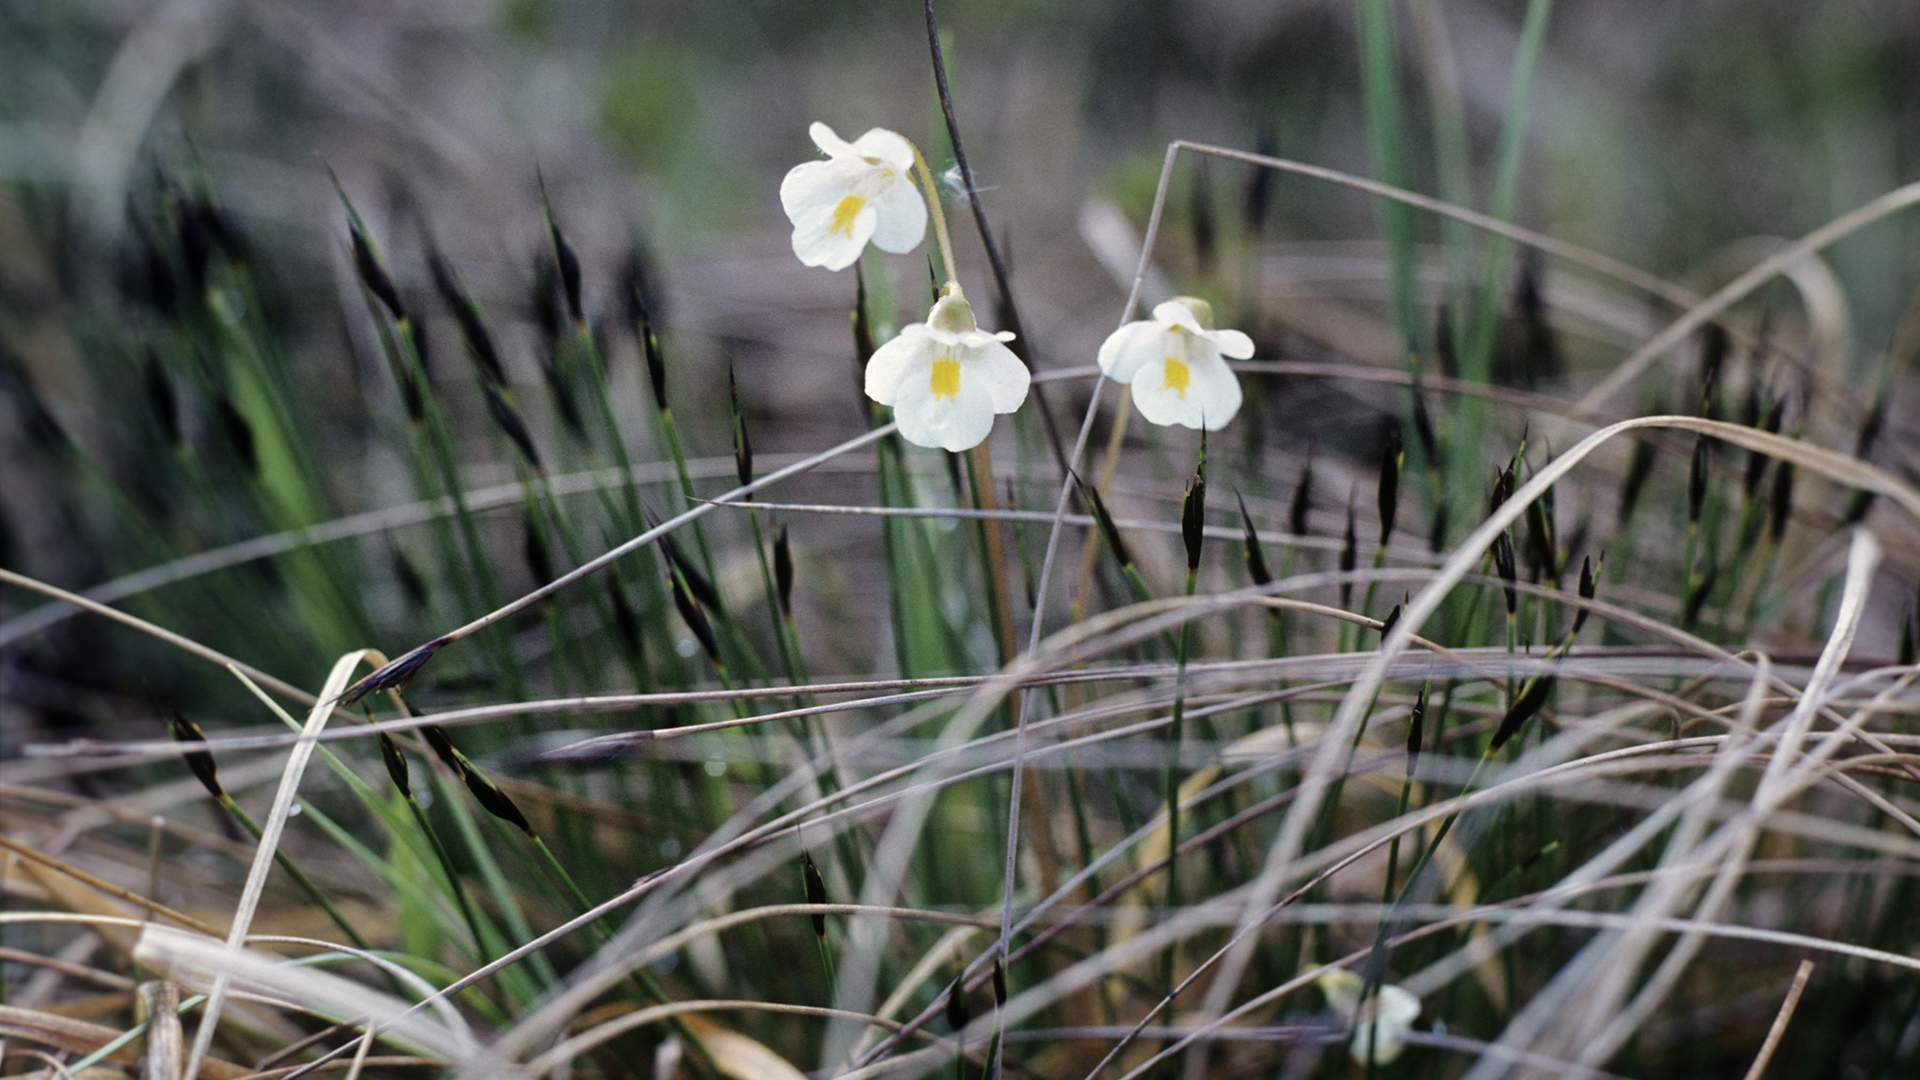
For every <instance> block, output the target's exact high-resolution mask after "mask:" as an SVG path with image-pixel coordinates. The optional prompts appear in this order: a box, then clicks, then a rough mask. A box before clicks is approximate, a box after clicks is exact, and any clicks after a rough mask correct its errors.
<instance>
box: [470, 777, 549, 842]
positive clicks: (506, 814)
mask: <svg viewBox="0 0 1920 1080" xmlns="http://www.w3.org/2000/svg"><path fill="white" fill-rule="evenodd" d="M461 778H462V779H464V780H465V781H466V782H467V790H468V791H470V792H472V793H473V800H474V801H475V802H477V803H479V804H480V808H481V809H483V810H485V811H486V812H487V813H489V814H492V815H493V816H494V817H497V818H499V819H500V820H501V821H504V822H506V823H507V824H509V825H511V826H513V827H514V828H516V829H519V830H520V831H521V832H523V833H526V834H527V835H528V836H532V835H533V834H534V833H533V826H532V825H529V824H527V818H526V815H524V814H522V813H521V812H520V808H519V807H518V806H515V805H514V803H513V800H512V799H509V798H507V793H506V792H504V791H501V790H500V789H499V787H497V786H495V784H494V782H493V781H491V780H489V779H487V778H486V776H484V775H483V774H482V773H481V772H480V770H479V769H477V768H475V767H474V765H473V763H472V762H466V769H465V771H464V772H462V773H461Z"/></svg>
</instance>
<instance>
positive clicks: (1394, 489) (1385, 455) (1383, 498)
mask: <svg viewBox="0 0 1920 1080" xmlns="http://www.w3.org/2000/svg"><path fill="white" fill-rule="evenodd" d="M1406 463H1407V447H1406V444H1405V443H1404V442H1403V441H1402V437H1401V435H1400V425H1399V424H1396V423H1389V424H1388V425H1387V427H1386V431H1385V433H1384V444H1383V447H1382V450H1381V455H1380V485H1379V489H1378V491H1377V492H1376V496H1377V501H1378V504H1379V511H1380V546H1381V547H1386V546H1387V541H1388V539H1390V538H1391V537H1392V536H1393V519H1394V516H1395V515H1396V514H1398V513H1399V511H1400V470H1401V469H1402V468H1404V467H1405V466H1406Z"/></svg>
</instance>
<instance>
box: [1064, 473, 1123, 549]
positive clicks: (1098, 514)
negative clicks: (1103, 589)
mask: <svg viewBox="0 0 1920 1080" xmlns="http://www.w3.org/2000/svg"><path fill="white" fill-rule="evenodd" d="M1073 482H1074V484H1075V485H1076V486H1078V487H1079V489H1080V498H1081V500H1082V501H1083V502H1085V503H1086V504H1087V509H1088V510H1090V511H1092V513H1093V520H1094V523H1095V524H1097V525H1099V526H1100V535H1101V536H1102V537H1103V538H1105V540H1106V542H1107V548H1108V550H1110V551H1112V552H1113V558H1114V561H1116V562H1118V563H1119V564H1120V565H1121V566H1122V567H1123V568H1124V567H1128V566H1132V565H1133V553H1132V552H1130V551H1128V550H1127V543H1126V541H1125V540H1122V539H1121V538H1120V527H1119V526H1118V525H1115V524H1114V523H1113V515H1112V514H1109V513H1108V512H1107V504H1106V501H1105V500H1104V499H1102V498H1100V491H1099V489H1098V488H1093V487H1089V486H1087V484H1086V483H1085V482H1084V481H1082V480H1081V479H1080V475H1079V474H1078V473H1075V474H1074V476H1073Z"/></svg>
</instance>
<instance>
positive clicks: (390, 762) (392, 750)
mask: <svg viewBox="0 0 1920 1080" xmlns="http://www.w3.org/2000/svg"><path fill="white" fill-rule="evenodd" d="M380 760H382V761H384V762H386V763H387V776H388V777H389V778H391V779H392V780H393V786H394V787H396V788H398V789H400V794H402V795H405V796H406V797H408V798H412V797H413V781H412V777H410V776H408V775H407V759H406V758H404V757H401V756H400V747H399V745H398V744H397V743H395V742H394V741H393V739H392V738H390V737H389V736H388V735H387V734H386V733H385V732H381V734H380Z"/></svg>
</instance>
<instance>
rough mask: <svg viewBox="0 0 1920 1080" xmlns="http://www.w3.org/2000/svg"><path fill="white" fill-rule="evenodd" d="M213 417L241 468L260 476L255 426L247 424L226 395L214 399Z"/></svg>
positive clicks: (250, 473)
mask: <svg viewBox="0 0 1920 1080" xmlns="http://www.w3.org/2000/svg"><path fill="white" fill-rule="evenodd" d="M213 415H214V419H215V420H216V421H217V422H218V423H219V425H220V431H221V433H222V434H223V435H225V436H226V437H227V445H228V446H229V447H230V448H231V449H232V450H233V453H234V456H235V457H236V458H238V459H239V461H240V465H241V467H242V468H243V469H245V470H246V472H247V473H248V474H249V475H256V476H257V475H259V472H260V454H259V450H258V449H257V448H256V447H255V445H254V441H253V425H251V424H249V423H247V418H246V417H245V416H244V415H242V414H241V412H240V409H239V408H238V407H237V406H235V405H234V403H233V400H232V399H231V398H228V397H227V396H226V395H224V394H222V395H221V396H219V397H216V398H214V399H213Z"/></svg>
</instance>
